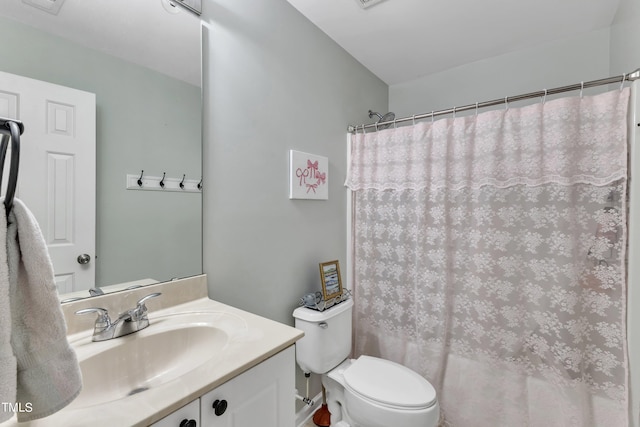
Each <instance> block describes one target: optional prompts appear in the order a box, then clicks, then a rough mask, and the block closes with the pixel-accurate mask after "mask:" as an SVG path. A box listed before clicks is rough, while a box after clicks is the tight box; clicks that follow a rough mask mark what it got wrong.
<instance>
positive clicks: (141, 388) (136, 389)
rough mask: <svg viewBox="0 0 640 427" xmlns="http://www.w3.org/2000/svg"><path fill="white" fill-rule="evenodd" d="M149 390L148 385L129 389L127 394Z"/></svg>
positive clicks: (131, 394)
mask: <svg viewBox="0 0 640 427" xmlns="http://www.w3.org/2000/svg"><path fill="white" fill-rule="evenodd" d="M147 390H149V387H138V388H134V389H133V390H131V391H130V392H129V393H128V394H127V396H133V395H134V394H138V393H142V392H143V391H147Z"/></svg>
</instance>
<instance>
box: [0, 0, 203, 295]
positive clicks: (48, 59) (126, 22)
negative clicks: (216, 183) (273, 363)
mask: <svg viewBox="0 0 640 427" xmlns="http://www.w3.org/2000/svg"><path fill="white" fill-rule="evenodd" d="M0 39H2V40H6V41H9V40H10V41H11V42H10V43H5V46H4V49H3V52H2V53H1V54H0V72H2V73H3V75H4V76H5V77H7V78H9V80H8V83H7V80H5V81H4V83H2V84H0V110H2V108H4V109H5V111H4V114H10V112H11V111H12V110H11V105H12V103H13V104H15V105H14V110H15V111H14V114H16V115H19V114H20V111H22V110H21V109H22V108H23V107H25V106H26V105H27V104H29V103H33V101H30V100H29V99H28V97H26V96H22V95H21V93H20V90H22V89H20V90H18V89H16V87H18V86H20V85H17V86H15V87H14V85H13V83H11V82H12V81H13V80H11V79H12V78H14V77H13V76H20V77H24V78H25V79H27V80H25V81H26V82H27V84H26V86H25V87H27V89H25V90H26V91H29V90H31V91H33V92H38V93H40V91H39V90H35V91H34V90H33V89H32V88H30V84H29V82H30V80H29V79H33V81H34V82H35V81H38V82H45V83H46V84H53V85H56V87H57V86H62V87H65V88H70V89H71V90H78V91H84V92H89V93H92V94H95V170H94V172H93V173H94V174H95V175H94V176H95V185H90V186H89V188H86V187H87V186H86V185H85V184H86V182H89V181H90V180H84V181H83V179H82V177H81V176H80V173H79V168H78V166H79V165H80V164H83V165H84V164H87V163H91V162H84V163H83V162H81V161H77V160H76V158H75V157H74V155H73V154H67V153H61V152H60V151H59V150H58V151H56V150H55V149H49V151H48V152H47V154H46V155H43V157H37V159H38V160H37V162H36V166H35V169H42V170H45V171H46V173H43V174H36V173H33V172H32V170H33V168H34V166H33V165H31V166H29V160H32V159H31V158H29V157H28V156H30V151H29V149H27V148H25V147H27V146H29V148H31V146H35V145H36V144H40V143H42V141H41V138H40V135H39V134H38V132H36V128H38V126H39V125H36V124H35V123H29V122H28V121H26V120H25V119H23V118H22V117H17V118H18V119H20V120H23V122H24V124H25V133H24V135H23V138H22V146H23V149H22V150H21V163H20V176H19V179H18V189H17V197H18V198H22V199H23V200H24V201H25V203H26V204H27V206H28V207H29V208H31V206H30V205H29V203H27V198H28V193H29V191H30V190H29V189H28V188H27V185H26V184H25V183H27V182H34V185H33V187H37V188H38V189H41V190H42V191H43V192H44V193H43V195H42V197H39V199H40V200H48V203H52V202H51V199H52V198H53V196H52V194H53V193H55V192H56V191H57V193H56V197H58V193H62V192H65V191H66V192H69V193H70V194H71V195H70V196H69V195H68V198H67V199H66V202H65V203H62V204H60V203H59V204H58V205H56V206H55V209H54V210H56V214H55V215H53V214H42V213H39V212H40V211H39V209H36V208H35V207H34V209H32V211H33V213H34V215H35V216H36V219H37V220H38V222H39V223H40V224H41V227H42V229H43V234H46V233H49V234H55V236H54V237H53V238H52V239H53V240H52V241H51V242H49V241H47V244H50V248H51V247H52V246H55V247H60V248H62V247H65V246H69V245H70V244H71V243H74V242H75V241H76V240H77V238H78V237H79V236H86V235H90V234H91V233H92V232H91V231H86V230H85V229H84V228H83V224H84V223H85V222H89V223H90V222H91V221H87V215H84V214H75V216H74V215H70V214H69V213H68V211H69V209H71V207H73V206H74V205H76V204H80V203H81V202H82V201H86V200H87V199H92V198H94V200H95V202H93V203H94V207H95V214H94V215H95V218H94V219H95V230H94V231H93V233H94V234H95V246H94V248H90V247H87V248H84V247H82V248H77V250H75V252H74V253H73V254H71V255H68V256H66V262H71V263H72V264H78V265H79V268H80V270H79V271H80V272H84V273H86V272H87V271H88V270H89V269H91V270H93V273H92V274H89V277H85V276H82V277H81V276H80V275H76V274H75V273H69V274H58V273H59V272H60V271H62V267H60V269H59V268H58V263H59V261H58V260H57V259H56V258H55V257H54V255H52V261H53V264H54V270H55V271H56V283H57V284H58V289H59V291H60V293H61V299H62V300H68V299H70V298H83V297H89V296H90V292H89V290H90V289H93V290H92V292H91V294H96V293H97V294H99V293H100V292H103V291H109V290H119V289H124V288H128V287H134V286H136V287H137V286H140V285H145V284H150V283H156V282H159V281H167V280H171V279H173V278H179V277H186V276H192V275H196V274H200V273H202V192H201V191H181V190H182V189H181V188H179V187H178V188H176V186H178V185H179V183H180V180H182V179H183V178H184V179H185V180H186V182H187V183H190V185H191V186H192V187H194V186H195V185H196V183H198V182H200V181H201V178H202V165H201V159H202V156H201V153H202V138H201V105H202V101H201V88H200V73H201V71H200V70H201V61H200V57H201V47H200V46H201V37H200V19H199V17H198V16H196V15H195V14H193V13H191V12H189V11H188V10H186V9H184V8H182V7H181V6H179V5H176V4H174V3H172V2H171V1H169V0H136V1H135V2H131V1H129V0H95V1H81V0H66V1H65V0H57V1H55V2H51V1H44V0H5V1H4V2H3V5H2V8H0ZM16 81H17V80H16ZM21 81H22V80H21ZM34 84H35V83H34ZM37 84H40V83H37ZM3 96H4V97H3ZM45 103H46V107H45V108H44V110H47V109H48V110H50V111H54V116H53V117H54V119H51V117H52V116H47V118H45V119H43V120H44V121H45V122H46V121H47V120H48V122H47V123H48V124H47V126H49V127H50V128H51V127H52V126H53V130H54V131H55V132H54V133H58V134H59V133H60V132H59V131H60V130H61V129H63V130H64V131H65V132H68V133H69V134H70V135H72V136H73V135H76V134H79V133H80V127H81V125H83V119H82V115H81V114H79V111H80V108H81V107H76V106H75V105H73V104H71V103H69V102H66V101H64V102H62V101H61V102H57V103H56V102H52V101H51V99H50V98H47V97H46V96H45V100H44V101H43V105H44V104H45ZM35 104H39V101H38V102H35ZM51 104H53V105H54V107H56V108H57V107H60V108H59V109H58V110H56V108H53V110H52V107H51ZM7 105H8V107H7ZM34 109H35V110H37V108H36V107H34ZM16 111H17V112H16ZM55 111H58V112H57V113H56V112H55ZM24 114H26V113H24ZM24 114H23V115H24ZM0 115H1V114H0ZM74 117H75V119H74ZM74 120H75V121H74ZM89 121H90V120H89ZM52 123H53V124H52ZM30 130H31V133H30ZM45 133H46V132H45ZM55 137H60V135H55ZM43 138H44V137H43ZM29 144H31V145H29ZM45 151H46V150H45ZM46 156H48V157H47V158H46V159H45V157H46ZM55 156H57V157H55ZM51 158H54V160H51ZM47 159H49V160H47ZM61 159H62V160H61ZM74 162H75V163H74ZM23 165H24V167H23ZM56 168H57V169H56ZM142 171H144V172H142ZM141 173H142V174H143V177H144V179H145V180H146V181H145V187H151V186H153V185H154V180H155V177H162V176H163V175H164V176H165V177H166V179H167V181H166V182H172V183H173V184H172V185H169V186H168V187H173V188H174V189H173V190H171V189H169V191H167V189H160V188H157V189H155V190H152V189H150V188H143V189H137V190H132V189H127V186H128V185H129V184H130V182H129V181H127V176H128V175H136V176H137V175H140V174H141ZM41 175H42V177H41ZM52 176H54V177H55V176H63V177H64V181H65V182H66V185H67V186H66V187H64V188H62V187H60V185H58V184H55V185H54V184H51V179H52V178H51V177H52ZM171 180H172V181H171ZM175 180H177V181H175ZM59 187H60V188H62V189H61V190H60V188H59ZM174 190H175V191H174ZM198 190H199V189H198ZM56 203H57V202H56ZM33 204H34V205H35V204H37V203H35V202H34V203H33ZM89 204H91V203H89ZM36 211H38V212H36ZM62 214H64V215H62ZM65 215H66V216H65ZM89 217H90V215H89ZM60 218H62V219H60ZM52 227H53V228H52ZM56 227H57V228H56ZM45 229H46V230H49V231H46V233H45ZM50 229H54V231H53V232H51V231H50ZM61 236H62V237H61ZM47 238H48V237H47V235H46V236H45V240H47ZM56 239H58V240H56ZM50 252H51V249H50ZM76 267H77V266H76Z"/></svg>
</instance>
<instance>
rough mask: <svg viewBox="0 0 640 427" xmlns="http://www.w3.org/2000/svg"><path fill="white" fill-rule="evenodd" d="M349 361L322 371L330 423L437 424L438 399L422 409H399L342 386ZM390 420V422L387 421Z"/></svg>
mask: <svg viewBox="0 0 640 427" xmlns="http://www.w3.org/2000/svg"><path fill="white" fill-rule="evenodd" d="M351 363H352V360H350V359H347V360H345V361H344V362H342V363H341V364H340V365H338V366H337V367H336V368H334V369H332V370H331V371H329V372H327V373H326V374H324V375H322V384H323V385H324V387H325V389H326V390H327V404H328V407H329V412H331V426H332V427H389V426H390V425H393V426H394V427H436V426H437V425H438V419H439V415H440V414H439V413H440V408H439V405H438V403H437V402H436V404H435V405H434V406H432V407H430V408H426V409H422V410H415V411H414V410H407V411H403V410H399V409H393V408H388V407H384V406H383V405H379V404H376V403H375V402H371V401H367V400H365V399H363V398H361V397H359V396H356V395H354V394H353V393H352V392H350V391H349V390H347V389H345V387H344V384H345V383H344V376H343V372H344V371H345V369H347V368H348V367H349V366H350V365H351ZM390 423H391V424H390Z"/></svg>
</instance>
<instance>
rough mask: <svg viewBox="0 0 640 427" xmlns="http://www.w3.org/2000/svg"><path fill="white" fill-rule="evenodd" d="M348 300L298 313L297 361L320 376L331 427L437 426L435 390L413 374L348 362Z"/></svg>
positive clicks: (374, 362) (386, 364)
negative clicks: (299, 332)
mask: <svg viewBox="0 0 640 427" xmlns="http://www.w3.org/2000/svg"><path fill="white" fill-rule="evenodd" d="M352 310H353V300H351V299H348V300H346V301H343V302H341V303H339V304H336V305H334V306H333V307H331V308H329V309H326V310H324V311H317V310H313V309H310V308H307V307H299V308H297V309H295V310H294V312H293V317H294V318H295V327H296V328H298V329H301V330H303V331H304V334H305V335H304V337H303V338H302V339H300V340H299V341H298V342H297V343H296V361H297V363H298V365H299V366H300V368H301V369H302V370H303V371H304V372H305V373H307V372H312V373H316V374H321V375H322V385H323V386H324V388H325V389H326V391H327V404H328V407H329V412H331V426H332V427H389V426H393V427H436V426H437V425H438V419H439V416H440V407H439V405H438V400H437V398H436V391H435V389H434V388H433V386H432V385H431V384H430V383H429V381H427V380H426V379H424V378H423V377H422V376H420V375H419V374H417V373H416V372H414V371H412V370H411V369H409V368H407V367H405V366H403V365H400V364H398V363H394V362H391V361H389V360H384V359H380V358H378V357H371V356H360V357H359V358H358V359H348V356H349V353H350V352H351V312H352Z"/></svg>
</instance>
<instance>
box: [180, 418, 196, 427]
mask: <svg viewBox="0 0 640 427" xmlns="http://www.w3.org/2000/svg"><path fill="white" fill-rule="evenodd" d="M197 425H198V423H196V420H188V419H186V418H185V419H184V420H182V421H180V427H196V426H197Z"/></svg>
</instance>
